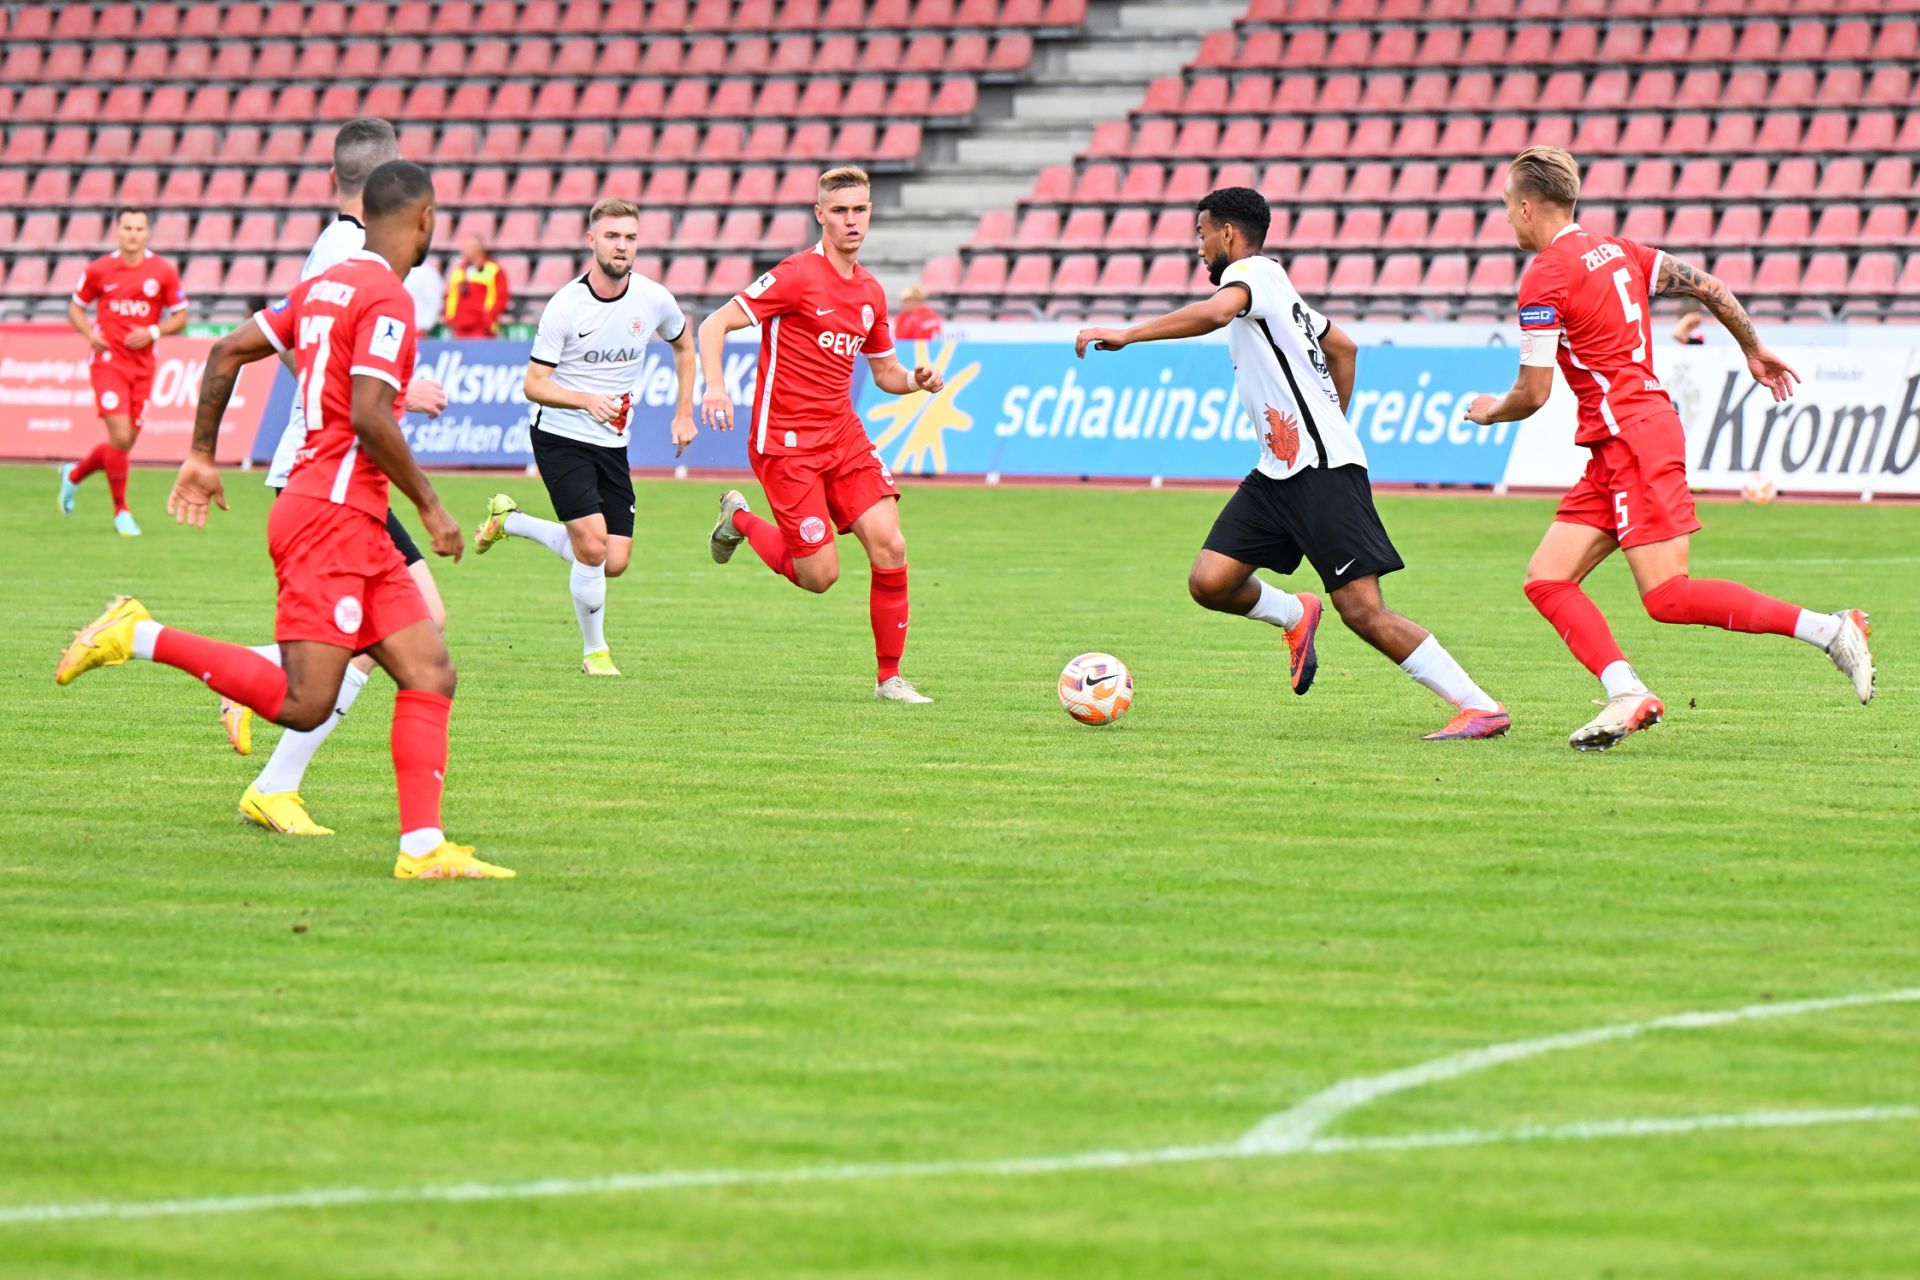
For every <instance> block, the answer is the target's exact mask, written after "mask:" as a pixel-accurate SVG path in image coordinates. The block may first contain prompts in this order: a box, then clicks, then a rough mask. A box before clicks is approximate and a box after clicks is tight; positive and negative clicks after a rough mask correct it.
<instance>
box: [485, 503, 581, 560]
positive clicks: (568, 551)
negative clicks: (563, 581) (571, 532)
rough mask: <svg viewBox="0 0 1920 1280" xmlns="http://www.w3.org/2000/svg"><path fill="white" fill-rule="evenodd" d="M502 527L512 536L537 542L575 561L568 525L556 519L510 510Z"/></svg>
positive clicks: (558, 554) (561, 556)
mask: <svg viewBox="0 0 1920 1280" xmlns="http://www.w3.org/2000/svg"><path fill="white" fill-rule="evenodd" d="M500 527H501V528H503V529H505V530H506V531H507V536H508V537H510V538H525V539H526V540H527V541H529V542H537V543H539V544H540V545H541V546H543V547H545V548H546V549H547V550H549V551H551V552H553V554H555V555H557V556H559V557H560V558H561V559H562V560H565V561H566V562H567V563H568V564H572V563H573V539H572V538H569V537H568V536H567V526H565V525H563V524H561V523H559V522H558V521H556V520H541V519H539V518H538V517H536V516H530V515H528V514H527V513H526V512H524V511H509V512H507V518H506V519H505V520H504V521H502V522H501V525H500Z"/></svg>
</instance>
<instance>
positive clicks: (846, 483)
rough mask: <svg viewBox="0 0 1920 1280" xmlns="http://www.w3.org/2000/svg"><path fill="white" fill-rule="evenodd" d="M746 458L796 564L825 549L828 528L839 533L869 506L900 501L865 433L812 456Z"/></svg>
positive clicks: (852, 434)
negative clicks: (822, 548)
mask: <svg viewBox="0 0 1920 1280" xmlns="http://www.w3.org/2000/svg"><path fill="white" fill-rule="evenodd" d="M749 456H750V458H751V460H752V462H753V474H754V478H755V479H757V480H759V481H760V487H761V488H762V489H765V490H766V491H767V505H769V506H770V507H772V508H773V519H774V523H775V524H777V525H779V526H780V533H781V536H782V537H784V538H785V539H786V540H787V550H789V551H791V552H793V558H794V559H796V560H804V559H806V558H807V557H808V556H810V555H812V554H813V553H814V552H816V551H818V550H820V548H821V547H824V546H826V545H827V531H828V529H829V528H832V529H837V530H839V531H840V532H841V533H845V532H846V531H847V530H848V529H850V528H852V527H853V522H854V521H855V520H858V519H859V518H860V517H861V516H863V515H865V514H866V513H867V511H868V509H869V508H871V507H872V506H873V505H874V504H875V503H878V502H882V501H884V500H885V499H887V498H893V499H896V500H897V499H898V498H899V497H900V491H899V490H898V489H896V488H894V486H893V473H892V472H891V471H889V470H887V464H886V463H884V462H882V461H880V451H879V450H878V449H876V448H874V447H873V441H871V440H869V439H867V436H866V433H865V432H849V433H848V435H847V438H846V440H845V441H844V442H842V443H841V444H839V445H836V446H835V447H833V448H831V449H822V450H820V451H819V452H818V453H780V454H763V453H752V454H750V455H749Z"/></svg>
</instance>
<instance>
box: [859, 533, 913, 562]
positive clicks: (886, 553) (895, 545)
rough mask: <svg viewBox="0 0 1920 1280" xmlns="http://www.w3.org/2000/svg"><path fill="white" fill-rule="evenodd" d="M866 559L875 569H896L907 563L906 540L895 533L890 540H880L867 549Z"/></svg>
mask: <svg viewBox="0 0 1920 1280" xmlns="http://www.w3.org/2000/svg"><path fill="white" fill-rule="evenodd" d="M867 558H868V559H869V560H871V561H872V562H873V567H874V568H876V569H898V568H900V567H901V566H902V565H904V564H906V562H907V539H906V535H905V534H900V533H896V534H894V535H893V536H892V537H891V538H881V539H879V540H878V541H876V542H874V543H873V544H872V545H870V546H869V547H868V548H867Z"/></svg>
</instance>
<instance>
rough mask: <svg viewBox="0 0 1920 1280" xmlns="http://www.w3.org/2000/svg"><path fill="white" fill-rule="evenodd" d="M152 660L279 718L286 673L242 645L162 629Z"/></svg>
mask: <svg viewBox="0 0 1920 1280" xmlns="http://www.w3.org/2000/svg"><path fill="white" fill-rule="evenodd" d="M122 456H124V455H122ZM153 660H154V661H155V662H164V663H165V664H166V665H168V666H170V667H178V668H179V669H180V670H182V671H184V672H186V673H187V674H188V675H190V676H193V677H194V678H195V679H197V680H199V681H201V682H202V683H204V684H205V685H206V686H207V687H208V688H209V689H212V690H213V691H214V692H215V693H217V694H219V695H220V696H221V697H223V698H232V699H233V700H234V701H235V702H238V703H242V704H244V705H246V706H249V707H252V708H253V709H254V711H255V712H256V713H257V714H259V715H262V716H265V717H266V718H267V719H269V720H273V721H278V720H279V719H280V708H281V706H282V705H283V704H284V703H285V702H286V700H287V673H286V672H284V671H282V670H281V669H280V668H279V667H278V666H276V665H275V664H274V663H272V662H269V661H268V660H267V659H265V658H263V657H261V656H260V655H259V654H257V653H255V652H254V651H253V650H251V649H249V648H246V647H245V646H243V645H237V644H228V643H227V642H226V641H224V640H209V639H207V637H205V636H197V635H195V634H194V633H193V632H191V631H182V630H180V628H178V627H162V628H160V634H159V635H157V636H155V637H154V641H153Z"/></svg>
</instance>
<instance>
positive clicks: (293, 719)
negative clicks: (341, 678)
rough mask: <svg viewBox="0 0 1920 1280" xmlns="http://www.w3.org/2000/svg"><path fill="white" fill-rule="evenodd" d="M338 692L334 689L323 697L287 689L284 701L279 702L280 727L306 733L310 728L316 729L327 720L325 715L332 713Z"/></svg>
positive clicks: (278, 720) (278, 718)
mask: <svg viewBox="0 0 1920 1280" xmlns="http://www.w3.org/2000/svg"><path fill="white" fill-rule="evenodd" d="M338 693H339V690H338V689H335V690H334V692H333V693H331V694H329V695H327V696H326V697H324V698H323V697H320V696H319V695H318V694H304V693H296V692H294V691H292V690H289V691H288V693H287V698H286V701H285V702H282V703H281V704H280V714H279V716H278V717H277V722H278V723H279V725H280V726H281V727H282V728H284V729H291V730H293V731H294V732H295V733H306V732H307V731H308V730H310V729H318V728H319V727H320V726H321V725H323V724H325V723H326V722H327V717H328V716H330V715H332V714H333V706H334V703H335V702H336V701H337V695H338Z"/></svg>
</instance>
